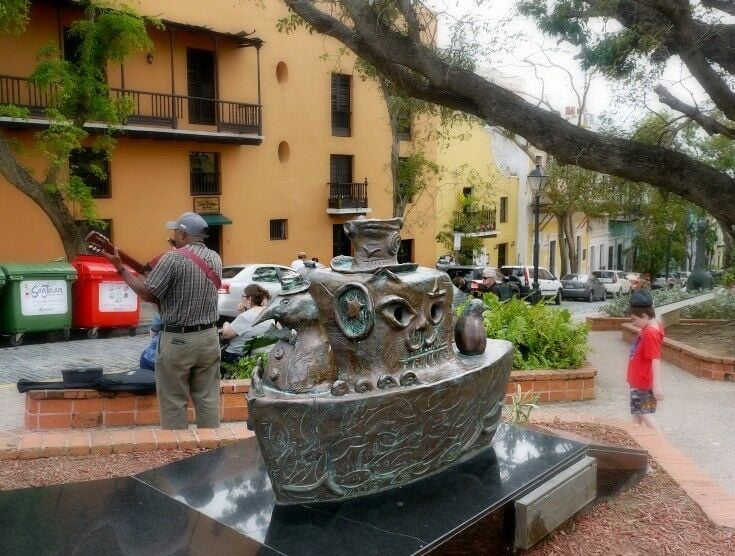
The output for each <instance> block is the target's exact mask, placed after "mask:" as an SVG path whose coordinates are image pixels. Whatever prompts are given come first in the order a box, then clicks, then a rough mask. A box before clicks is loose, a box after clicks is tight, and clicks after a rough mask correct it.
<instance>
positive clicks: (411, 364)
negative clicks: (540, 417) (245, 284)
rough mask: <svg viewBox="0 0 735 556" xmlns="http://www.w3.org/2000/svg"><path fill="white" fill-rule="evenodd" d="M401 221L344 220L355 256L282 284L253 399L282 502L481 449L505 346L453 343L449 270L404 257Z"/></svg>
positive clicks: (329, 493)
mask: <svg viewBox="0 0 735 556" xmlns="http://www.w3.org/2000/svg"><path fill="white" fill-rule="evenodd" d="M402 224H403V222H402V219H400V218H393V219H390V220H377V219H358V220H354V221H351V222H348V223H347V224H345V231H346V232H347V234H348V236H349V237H350V239H351V240H352V242H353V249H354V253H355V256H354V258H353V257H344V256H341V257H335V258H334V259H333V260H332V262H331V268H330V269H328V270H313V271H311V272H309V273H308V274H306V275H305V276H303V275H293V276H289V277H287V278H286V279H284V281H283V284H282V286H283V287H282V289H281V291H280V292H279V293H278V295H277V296H276V297H275V298H274V299H273V301H272V302H271V304H270V305H269V306H268V307H267V308H266V309H265V310H264V311H263V313H261V315H260V317H259V320H260V321H262V320H267V319H270V318H273V319H275V320H276V321H277V322H278V323H279V324H280V326H281V329H280V330H279V331H278V332H277V334H278V335H279V336H280V338H281V339H280V340H279V341H278V343H277V344H276V346H275V347H274V349H273V351H272V352H271V356H270V357H269V360H268V364H267V368H265V369H262V368H258V369H256V372H255V373H254V375H253V379H252V387H251V390H250V393H249V395H248V406H249V415H250V417H249V426H250V427H251V428H252V429H253V430H254V431H255V432H256V435H257V437H258V442H259V445H260V448H261V451H262V453H263V458H264V460H265V462H266V467H267V468H268V473H269V475H270V478H271V482H272V483H273V489H274V492H275V493H276V498H277V500H278V502H279V503H281V504H289V503H299V502H319V501H329V500H339V499H343V498H348V497H353V496H361V495H365V494H370V493H374V492H378V491H381V490H385V489H387V488H393V487H396V486H400V485H401V484H405V483H407V482H410V481H413V480H416V479H420V478H422V477H424V476H426V475H429V474H431V473H435V472H438V471H441V470H443V469H445V468H447V467H449V466H450V465H452V464H454V463H457V462H459V461H463V460H464V459H467V458H468V457H471V456H472V455H474V454H476V453H477V452H478V451H480V450H482V449H484V448H486V447H487V446H488V445H489V443H490V440H491V439H492V436H493V434H494V432H495V429H496V428H497V425H498V421H499V419H500V413H501V408H502V403H503V400H504V397H505V390H506V385H507V381H508V377H509V375H510V367H511V360H512V359H511V355H512V354H511V346H510V344H509V343H508V342H501V341H491V342H490V343H489V345H490V349H488V350H487V351H485V353H481V354H478V355H474V356H465V355H462V354H458V353H457V352H456V351H455V349H454V342H453V341H452V340H453V336H452V335H453V326H454V319H453V313H452V295H453V291H452V284H451V282H450V280H449V277H448V276H447V274H446V273H444V272H441V271H437V270H434V269H429V268H419V267H418V266H417V265H416V264H413V263H403V264H401V263H398V261H397V253H398V250H399V248H400V243H401V239H400V234H399V232H400V229H401V226H402Z"/></svg>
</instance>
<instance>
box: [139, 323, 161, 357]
mask: <svg viewBox="0 0 735 556" xmlns="http://www.w3.org/2000/svg"><path fill="white" fill-rule="evenodd" d="M160 339H161V315H156V316H155V317H153V322H152V323H151V343H150V344H148V347H147V348H145V349H144V350H143V353H141V354H140V368H141V369H150V370H151V371H155V370H156V355H158V341H159V340H160Z"/></svg>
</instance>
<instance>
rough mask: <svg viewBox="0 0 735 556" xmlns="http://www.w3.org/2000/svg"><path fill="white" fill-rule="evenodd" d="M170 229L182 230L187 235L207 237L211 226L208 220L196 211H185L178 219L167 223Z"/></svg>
mask: <svg viewBox="0 0 735 556" xmlns="http://www.w3.org/2000/svg"><path fill="white" fill-rule="evenodd" d="M166 228H167V229H169V230H181V231H182V232H184V233H185V234H187V235H190V236H194V237H207V232H208V231H209V226H208V225H207V222H206V220H204V218H202V217H201V216H199V215H198V214H196V213H195V212H185V213H184V214H182V215H181V217H180V218H179V219H178V220H172V221H170V222H167V223H166Z"/></svg>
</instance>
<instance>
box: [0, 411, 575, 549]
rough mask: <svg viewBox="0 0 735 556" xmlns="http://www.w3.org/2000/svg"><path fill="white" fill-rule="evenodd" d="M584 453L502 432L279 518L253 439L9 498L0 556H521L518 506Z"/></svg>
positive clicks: (504, 428)
mask: <svg viewBox="0 0 735 556" xmlns="http://www.w3.org/2000/svg"><path fill="white" fill-rule="evenodd" d="M585 451H586V447H585V445H584V444H580V443H578V442H574V441H571V440H564V439H560V438H557V437H553V436H550V435H546V434H543V433H540V432H537V431H532V430H528V429H523V428H519V427H514V426H508V425H501V426H500V428H499V430H498V432H497V434H496V435H495V438H494V439H493V441H492V444H491V446H490V447H489V448H488V449H487V450H485V451H483V452H481V453H480V454H479V455H477V456H475V457H474V458H472V459H471V460H469V461H466V462H464V463H462V464H460V465H458V466H455V467H453V468H451V469H449V470H447V471H445V472H442V473H440V474H437V475H434V476H432V477H428V478H426V479H423V480H421V481H417V482H415V483H411V484H409V485H405V486H403V487H400V488H396V489H394V490H391V491H387V492H383V493H380V494H375V495H372V496H366V497H363V498H359V499H354V500H350V501H346V502H340V503H330V504H314V505H311V504H309V505H296V506H277V505H276V504H275V498H274V495H273V491H272V489H271V485H270V481H269V479H268V475H267V473H266V470H265V467H264V464H263V460H262V458H261V455H260V452H259V450H258V445H257V442H256V441H255V439H254V438H253V439H248V440H246V441H243V442H240V443H238V444H235V445H232V446H228V447H225V448H219V449H216V450H211V451H209V452H205V453H202V454H199V455H197V456H193V457H191V458H187V459H185V460H181V461H178V462H174V463H172V464H169V465H166V466H164V467H161V468H158V469H154V470H152V471H148V472H145V473H142V474H140V475H137V476H134V477H128V478H123V479H105V480H100V481H90V482H85V483H72V484H66V485H58V486H49V487H42V488H29V489H21V490H15V491H6V492H0V516H2V519H0V553H2V554H33V555H38V554H95V555H97V554H136V555H138V554H208V555H219V554H230V553H233V554H256V553H257V554H298V555H305V554H319V555H323V554H330V555H331V554H349V555H350V556H357V555H361V554H381V555H382V554H391V555H397V554H421V553H427V552H433V551H436V552H437V553H457V552H458V551H464V550H467V551H468V552H473V553H478V552H487V553H497V552H499V551H504V550H506V549H508V548H509V547H510V546H511V544H512V538H513V523H512V519H513V518H512V514H513V512H512V511H510V510H511V509H512V507H513V501H514V500H516V499H518V498H520V497H522V496H523V495H524V494H525V493H527V492H529V491H530V490H532V489H534V488H535V487H536V486H538V485H539V484H541V483H542V482H543V481H545V480H547V479H548V478H549V477H551V476H553V475H554V474H556V473H558V472H559V471H560V470H562V469H564V468H566V467H567V466H569V465H570V464H572V463H574V462H576V461H578V460H579V459H580V458H582V457H583V456H584V455H585Z"/></svg>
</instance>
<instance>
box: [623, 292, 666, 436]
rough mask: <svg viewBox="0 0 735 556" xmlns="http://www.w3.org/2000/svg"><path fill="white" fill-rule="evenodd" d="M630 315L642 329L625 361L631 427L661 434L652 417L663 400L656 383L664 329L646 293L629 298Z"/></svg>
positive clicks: (636, 293)
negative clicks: (631, 416) (638, 426)
mask: <svg viewBox="0 0 735 556" xmlns="http://www.w3.org/2000/svg"><path fill="white" fill-rule="evenodd" d="M629 314H630V318H631V320H632V321H633V324H634V325H635V326H637V327H638V328H640V329H641V331H640V332H639V333H638V336H637V337H636V339H635V341H634V342H633V345H632V346H631V348H630V359H629V361H628V384H629V385H630V413H631V414H632V415H633V422H634V423H636V424H639V425H643V424H645V425H646V426H647V427H650V428H652V429H655V430H657V431H658V432H661V429H659V427H658V424H657V423H656V420H655V419H654V418H653V414H654V413H655V412H656V402H657V401H659V400H662V399H663V397H664V395H663V393H662V392H661V385H660V381H659V379H660V376H661V372H660V367H661V344H662V343H663V341H664V329H663V326H661V323H659V322H658V321H657V320H656V313H655V311H654V310H653V299H651V295H650V294H649V293H648V292H647V291H644V290H641V291H637V292H633V293H632V294H631V296H630V308H629Z"/></svg>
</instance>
